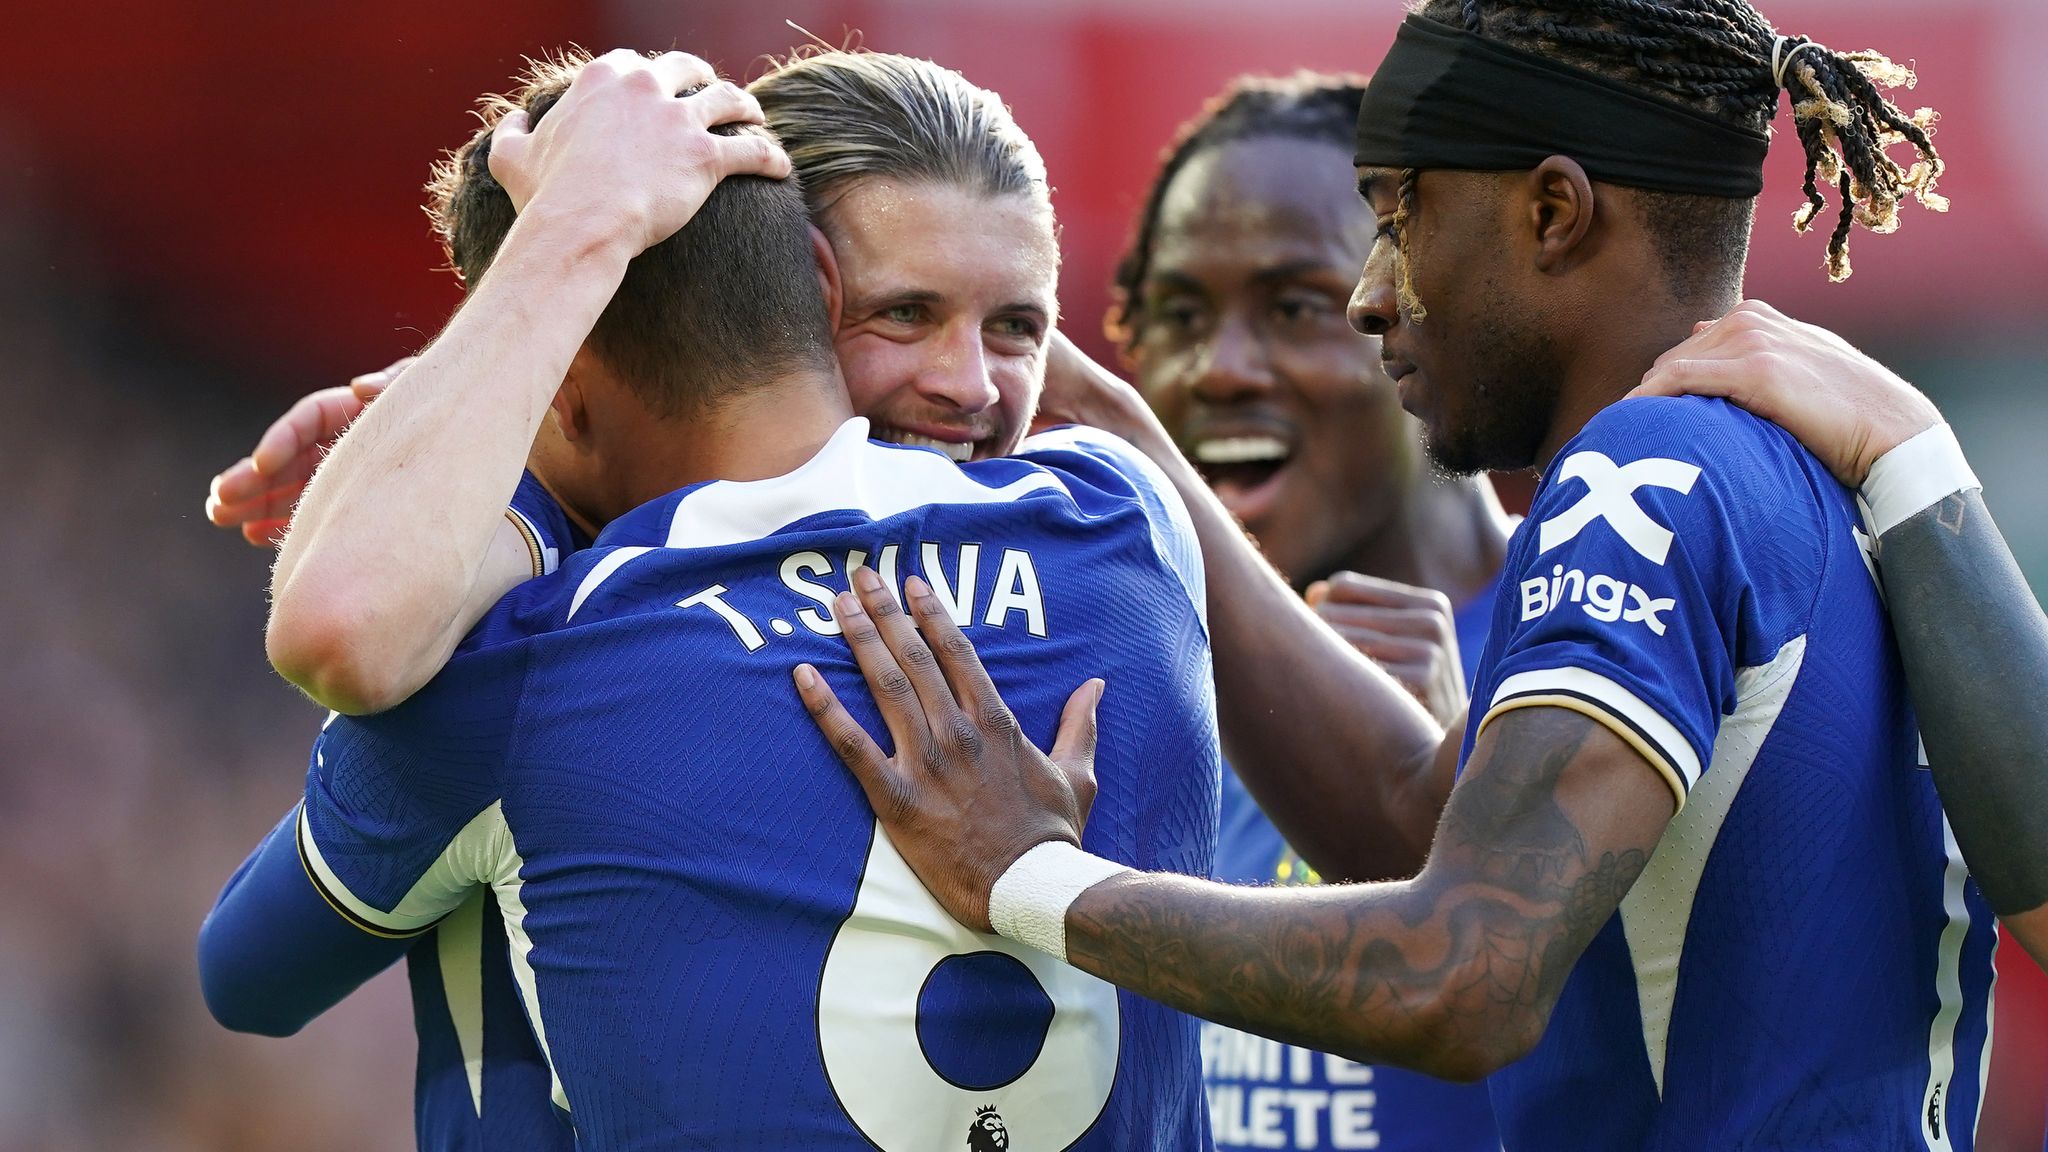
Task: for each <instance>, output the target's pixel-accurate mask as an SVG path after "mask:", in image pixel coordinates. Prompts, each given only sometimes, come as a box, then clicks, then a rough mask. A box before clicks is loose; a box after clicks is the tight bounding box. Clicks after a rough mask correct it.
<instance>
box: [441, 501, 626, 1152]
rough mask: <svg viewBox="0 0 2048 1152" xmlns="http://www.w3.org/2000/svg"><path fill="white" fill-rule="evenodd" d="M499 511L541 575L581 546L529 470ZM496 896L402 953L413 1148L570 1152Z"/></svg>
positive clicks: (466, 908)
mask: <svg viewBox="0 0 2048 1152" xmlns="http://www.w3.org/2000/svg"><path fill="white" fill-rule="evenodd" d="M506 514H507V516H508V517H509V518H510V519H511V521H512V524H513V526H514V527H515V528H517V529H518V530H519V534H520V536H521V538H522V539H524V540H525V541H526V544H527V547H528V548H529V549H531V550H532V553H533V571H534V575H536V576H545V575H547V574H548V573H551V572H553V571H554V570H555V569H556V568H558V567H560V566H561V561H562V557H564V556H567V555H569V554H570V553H573V552H575V551H576V550H578V549H580V548H587V547H589V546H590V539H589V538H588V537H587V536H585V535H584V534H583V533H582V532H581V531H580V530H578V529H577V528H576V526H575V525H574V524H572V523H571V522H570V521H569V518H568V517H567V516H566V515H564V514H563V513H562V509H561V506H560V505H559V504H557V503H556V502H555V499H554V497H552V496H551V495H549V494H548V491H547V489H546V488H544V487H542V486H541V483H540V481H539V480H538V479H537V478H535V477H534V475H533V473H531V472H527V473H523V474H522V475H521V476H520V480H519V488H518V490H517V491H516V492H515V493H514V494H513V497H512V504H511V507H510V508H508V509H507V512H506ZM506 947H507V945H506V939H505V928H504V922H503V919H502V917H501V915H500V914H499V909H498V905H497V900H496V898H495V897H494V896H493V895H492V894H491V893H490V892H488V891H484V890H479V891H477V892H476V893H474V894H472V895H471V896H470V897H469V899H467V900H465V901H464V902H463V904H462V906H461V907H460V908H458V909H457V910H456V911H455V912H453V913H451V914H450V915H449V916H448V917H447V918H446V919H444V920H442V921H441V922H440V923H439V924H437V925H435V926H434V928H432V929H431V930H429V931H428V932H427V933H426V934H425V935H423V936H421V937H420V939H419V942H418V943H416V944H414V945H413V947H412V950H411V951H410V952H408V953H407V954H406V976H407V979H408V980H409V982H410V984H411V987H412V1005H413V1030H414V1031H415V1032H416V1033H417V1035H418V1039H419V1048H418V1053H419V1054H418V1058H417V1062H416V1067H415V1070H414V1074H413V1129H414V1134H415V1136H416V1138H417V1140H418V1144H419V1148H420V1152H487V1150H489V1149H497V1148H519V1149H522V1150H524V1152H569V1149H571V1148H573V1147H575V1134H574V1132H573V1130H572V1129H571V1128H570V1127H569V1125H568V1124H567V1123H565V1122H564V1121H563V1120H562V1118H561V1117H560V1114H559V1113H558V1112H557V1111H556V1109H555V1106H554V1103H553V1101H552V1100H551V1099H550V1098H549V1097H550V1088H551V1084H552V1076H551V1075H550V1073H549V1070H548V1066H547V1060H546V1058H545V1057H544V1056H542V1054H541V1050H540V1044H539V1042H538V1041H536V1040H535V1039H534V1035H533V1028H532V1026H531V1025H529V1024H528V1023H527V1020H526V1013H525V1011H524V1009H523V1008H522V1007H521V1005H520V1002H519V993H518V989H517V988H516V987H515V986H514V984H513V982H512V967H511V963H510V957H509V956H508V954H507V952H506Z"/></svg>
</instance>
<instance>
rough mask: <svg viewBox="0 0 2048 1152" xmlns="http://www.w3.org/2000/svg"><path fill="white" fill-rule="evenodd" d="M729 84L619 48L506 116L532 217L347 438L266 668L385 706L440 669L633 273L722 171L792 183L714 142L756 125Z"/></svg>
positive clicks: (692, 62) (307, 502)
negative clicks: (592, 340)
mask: <svg viewBox="0 0 2048 1152" xmlns="http://www.w3.org/2000/svg"><path fill="white" fill-rule="evenodd" d="M715 80H716V77H715V75H714V74H713V72H712V70H711V68H710V66H709V65H707V64H705V63H704V62H703V61H701V60H698V59H697V58H695V57H693V56H688V55H684V54H682V53H673V52H672V53H668V54H666V55H663V56H660V57H657V58H654V59H648V58H646V57H643V56H640V55H637V54H635V53H631V52H624V51H620V52H613V53H610V54H608V55H606V56H604V57H602V58H600V59H599V60H597V61H595V62H594V63H592V64H591V65H589V66H587V67H585V68H584V69H583V70H582V72H581V74H580V75H579V76H578V77H577V79H576V81H575V83H574V84H572V85H571V86H570V88H569V90H568V92H567V93H566V94H565V95H564V96H563V97H562V99H561V101H560V102H559V103H558V104H556V105H555V106H554V108H553V109H552V110H551V111H550V112H549V113H548V114H547V115H546V116H545V117H543V119H542V120H541V122H540V123H539V124H537V125H532V126H529V125H528V123H527V118H526V116H525V114H524V113H523V112H516V111H515V112H512V113H508V114H507V115H506V116H505V117H504V118H503V119H502V120H501V121H499V123H498V126H497V131H496V133H495V135H494V136H493V138H492V141H491V155H490V169H491V173H492V175H493V176H495V177H496V178H497V179H498V181H499V182H500V183H501V184H503V185H504V187H505V189H506V191H507V192H508V193H509V194H510V195H511V198H512V201H513V203H514V205H515V206H517V207H518V208H519V218H518V221H517V223H515V224H514V225H513V227H512V229H511V231H510V233H509V234H508V235H507V236H506V238H505V241H504V244H503V245H502V247H501V248H500V249H499V251H498V253H497V256H496V258H495V259H494V261H493V262H492V266H491V271H490V274H489V275H487V276H485V277H483V278H482V279H481V281H480V282H479V283H477V284H475V285H472V286H471V290H470V293H469V296H468V298H467V299H466V300H465V301H464V303H463V306H462V308H461V309H460V310H459V311H458V312H457V313H456V315H455V317H454V319H453V320H451V321H450V323H449V325H448V327H447V328H446V329H445V330H444V331H443V332H442V334H441V336H440V337H439V338H438V339H437V340H435V342H434V344H433V345H432V346H431V347H430V348H428V349H427V350H426V351H425V352H424V353H422V354H421V356H420V358H419V360H418V362H417V363H415V364H413V365H412V367H411V368H409V369H407V370H406V371H405V372H404V373H403V374H402V375H401V376H400V377H399V378H398V379H397V380H396V381H394V382H393V383H392V384H391V385H390V387H389V388H388V389H386V390H385V392H384V394H383V395H382V396H381V397H380V398H379V399H378V400H377V402H376V403H375V404H373V405H371V406H370V407H369V408H368V410H367V411H365V412H364V413H363V415H362V417H361V418H360V419H359V420H357V421H356V423H355V424H354V425H353V426H352V427H351V428H350V429H349V430H348V432H347V433H346V434H345V435H343V436H342V437H341V439H340V440H339V441H338V442H337V443H336V444H335V446H334V449H333V451H332V453H331V454H330V455H329V456H328V458H327V460H326V462H325V463H324V464H323V465H322V466H321V467H320V469H319V470H318V471H317V472H316V473H315V474H314V475H313V477H312V480H311V481H310V482H309V483H308V484H307V485H306V489H305V493H304V495H303V496H302V498H301V499H300V501H299V506H298V509H297V511H296V512H295V513H294V516H293V521H292V527H291V530H290V532H289V534H288V535H287V536H286V538H285V542H284V546H283V548H282V549H281V550H280V551H279V554H278V561H277V568H276V571H275V572H274V573H273V575H272V579H271V616H270V629H269V634H268V646H269V651H270V658H271V662H272V663H273V664H274V665H275V666H276V667H277V669H278V671H279V672H280V673H282V674H283V675H284V676H285V677H286V678H287V679H289V680H291V681H292V682H293V683H295V684H298V685H299V686H300V687H301V688H303V689H305V690H306V692H307V693H308V694H309V695H311V696H312V697H313V698H314V699H316V700H318V701H320V702H321V703H322V704H325V705H327V706H328V707H330V708H333V709H335V710H336V711H341V712H348V713H360V712H368V711H375V710H377V709H379V708H382V707H387V706H389V705H390V704H392V703H395V702H396V700H397V699H402V698H403V696H404V695H405V694H407V693H409V692H410V691H411V688H413V687H416V686H417V684H416V683H408V681H411V680H414V679H416V677H417V672H418V670H419V669H421V668H426V669H428V670H429V671H431V669H434V668H438V667H439V666H440V665H441V664H442V663H443V662H445V660H446V659H447V656H448V654H449V653H450V652H452V651H453V649H454V647H455V644H456V643H457V642H458V641H459V640H460V638H461V636H462V632H463V630H464V628H465V627H466V625H463V624H462V615H463V612H464V606H465V605H470V604H472V603H473V600H474V598H475V597H476V596H477V595H478V592H477V589H478V586H479V584H480V583H487V582H488V581H489V579H490V578H491V577H490V576H489V575H488V573H489V571H491V570H490V569H489V567H488V564H489V561H490V558H491V557H492V556H493V555H494V551H495V550H496V549H498V548H500V547H501V546H502V538H501V537H500V535H499V533H500V531H501V527H502V526H503V525H504V524H505V520H504V511H505V508H506V506H507V504H508V503H509V502H510V500H511V497H512V494H513V490H514V488H515V487H516V486H517V485H518V482H519V474H520V471H521V469H522V468H523V467H524V465H525V461H526V457H527V453H528V451H529V450H530V448H531V447H532V444H533V440H534V436H535V433H536V432H537V431H538V429H539V427H540V423H541V420H542V418H543V416H544V415H545V414H546V412H547V409H548V405H549V403H550V401H551V400H552V399H553V397H554V395H555V393H556V391H557V390H558V389H559V388H560V386H561V383H562V380H563V377H564V376H565V375H566V374H567V372H568V368H569V364H570V361H571V360H572V359H573V358H574V356H575V355H576V352H577V350H578V349H579V348H580V347H581V346H582V343H583V341H584V339H585V337H587V336H588V335H589V333H590V330H591V328H592V327H593V326H594V325H595V324H596V322H597V318H598V316H599V315H600V314H601V313H602V312H603V310H604V308H605V305H606V304H607V303H609V301H610V300H611V297H612V294H613V292H614V291H615V290H616V289H617V287H618V285H619V282H620V281H621V279H622V278H623V277H624V275H625V269H626V265H627V263H628V261H630V260H631V259H632V258H633V257H634V256H635V255H638V254H639V253H640V252H641V251H642V250H643V249H645V248H646V247H648V246H649V245H650V244H653V243H655V242H657V241H659V240H661V239H663V238H665V237H667V236H669V235H671V234H672V233H674V232H675V231H676V230H677V229H678V228H680V227H682V225H683V224H684V223H685V222H686V221H688V220H689V218H690V217H691V216H692V215H693V214H694V213H695V212H696V211H697V209H698V208H699V207H700V206H701V205H702V204H703V202H704V198H705V197H706V196H708V195H709V194H710V191H711V189H712V188H713V187H714V186H715V185H716V184H717V182H718V181H719V180H720V179H721V178H723V177H724V176H726V175H731V174H738V173H755V174H761V175H768V176H774V177H780V176H783V175H786V174H787V173H788V170H789V169H788V158H787V157H786V156H784V155H783V154H782V152H781V151H780V149H778V148H776V147H775V146H774V145H773V144H772V143H771V142H770V141H768V140H766V139H764V138H762V137H759V136H748V135H741V136H731V137H726V136H717V135H714V134H712V133H711V132H710V131H709V128H710V127H711V126H713V125H717V124H723V123H733V122H740V121H748V122H753V123H759V122H760V120H761V112H760V108H759V106H758V105H757V104H755V103H754V101H753V98H752V97H750V96H748V95H746V93H744V92H742V91H740V90H739V89H737V88H735V87H733V86H732V85H730V84H724V83H717V82H715ZM703 85H710V87H707V88H704V90H703V91H701V92H698V93H696V94H695V95H691V96H687V97H683V98H681V99H678V98H677V94H678V93H680V92H684V91H688V90H691V89H695V88H698V87H700V86H703ZM529 129H530V130H529ZM391 621H399V622H404V623H408V624H419V623H424V624H425V626H424V627H419V628H418V630H417V631H415V632H411V633H410V634H407V629H405V628H399V629H393V628H391V627H389V624H388V622H391Z"/></svg>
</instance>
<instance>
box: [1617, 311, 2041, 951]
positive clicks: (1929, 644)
mask: <svg viewBox="0 0 2048 1152" xmlns="http://www.w3.org/2000/svg"><path fill="white" fill-rule="evenodd" d="M1637 393H1638V394H1639V395H1663V396H1675V395H1681V394H1690V395H1702V396H1720V397H1724V398H1726V399H1727V400H1729V401H1731V402H1733V403H1735V404H1739V405H1741V406H1742V407H1744V408H1746V409H1748V410H1749V411H1751V412H1754V413H1755V414H1756V415H1758V416H1761V417H1763V418H1764V419H1766V420H1770V421H1773V422H1775V423H1777V424H1779V425H1781V426H1782V427H1783V428H1784V429H1785V430H1786V431H1787V432H1790V433H1792V435H1794V436H1796V437H1798V438H1799V441H1800V443H1802V444H1804V445H1805V446H1806V448H1807V450H1808V451H1810V452H1812V453H1813V454H1814V455H1815V456H1817V457H1819V458H1820V460H1821V462H1822V463H1824V464H1826V465H1827V467H1828V470H1829V471H1831V472H1833V473H1834V474H1835V478H1836V479H1838V480H1840V481H1841V482H1842V483H1843V484H1846V485H1848V486H1849V487H1851V488H1858V487H1861V486H1862V485H1863V482H1864V480H1865V479H1866V478H1867V477H1868V476H1869V475H1870V469H1871V466H1872V464H1874V463H1875V462H1876V461H1877V459H1878V457H1880V456H1882V455H1884V454H1885V453H1886V452H1889V451H1891V450H1892V449H1893V448H1895V447H1897V446H1898V445H1900V444H1902V443H1904V442H1905V441H1907V440H1909V439H1911V438H1912V437H1913V436H1915V435H1917V434H1919V433H1920V432H1922V431H1925V430H1926V429H1928V428H1931V427H1933V426H1934V425H1935V424H1937V423H1939V422H1940V420H1941V414H1940V413H1939V412H1938V411H1936V410H1935V407H1934V405H1933V404H1932V403H1931V402H1929V401H1928V399H1927V398H1926V397H1925V396H1922V395H1921V394H1920V393H1919V391H1918V390H1917V389H1915V388H1914V387H1913V386H1912V385H1911V384H1908V383H1907V382H1906V381H1904V380H1902V379H1900V378H1899V377H1898V375H1897V374H1895V373H1893V372H1892V371H1891V370H1890V369H1888V368H1886V367H1885V366H1884V365H1882V364H1879V363H1878V362H1877V361H1875V360H1872V359H1871V358H1870V357H1868V356H1865V355H1864V354H1863V353H1861V352H1859V351H1857V350H1856V349H1855V348H1854V347H1851V346H1850V345H1849V344H1848V343H1847V342H1846V341H1844V340H1843V339H1842V338H1841V337H1839V336H1836V335H1835V334H1834V333H1832V332H1829V331H1827V330H1825V329H1822V328H1816V327H1814V326H1813V325H1811V324H1802V323H1800V322H1799V321H1797V320H1794V319H1792V318H1790V317H1788V316H1786V315H1784V314H1783V313H1781V312H1779V311H1778V310H1776V309H1775V308H1772V307H1771V306H1770V305H1768V304H1765V303H1762V302H1761V301H1755V300H1750V301H1745V302H1743V303H1742V304H1741V305H1739V306H1738V307H1736V308H1735V310H1734V311H1732V312H1730V313H1729V314H1728V315H1726V316H1724V317H1722V318H1721V319H1719V320H1716V321H1712V322H1710V323H1702V324H1700V325H1699V327H1698V329H1697V330H1696V331H1695V333H1694V335H1693V336H1692V338H1691V339H1689V340H1687V341H1686V342H1685V343H1683V344H1680V345H1679V346H1678V347H1676V348H1673V349H1672V350H1671V351H1669V352H1667V353H1665V354H1664V355H1663V356H1662V357H1661V358H1659V359H1658V361H1657V365H1656V367H1655V368H1653V369H1651V371H1650V373H1649V374H1648V375H1647V376H1645V377H1644V378H1643V384H1642V386H1641V387H1640V388H1638V389H1637ZM1878 544H1879V548H1878V566H1879V568H1880V569H1881V570H1882V572H1883V574H1884V586H1885V597H1886V602H1887V606H1888V608H1889V609H1890V613H1891V619H1892V630H1893V632H1894V633H1895V634H1896V635H1897V637H1898V642H1899V655H1900V657H1901V658H1902V661H1903V663H1904V664H1905V669H1906V683H1907V686H1908V687H1909V688H1910V689H1911V691H1912V695H1913V707H1914V711H1915V713H1916V714H1917V715H1918V717H1919V720H1920V734H1921V738H1922V739H1923V740H1924V741H1925V742H1926V744H1927V759H1928V762H1929V767H1930V768H1931V769H1932V770H1933V772H1934V786H1935V789H1936V790H1937V791H1938V792H1940V794H1941V803H1942V807H1943V808H1944V809H1945V810H1946V811H1947V812H1948V818H1949V824H1950V826H1951V827H1953V828H1954V829H1955V834H1956V844H1957V846H1958V847H1960V848H1961V849H1962V850H1963V859H1964V861H1966V862H1967V863H1968V864H1969V866H1970V872H1971V874H1972V875H1974V876H1975V877H1976V879H1977V883H1978V885H1979V887H1980V888H1982V889H1983V892H1984V898H1985V899H1986V900H1988V901H1989V902H1990V904H1991V907H1992V908H1993V909H1995V910H1996V911H1997V912H1998V914H1999V917H2000V919H2001V920H2003V922H2004V923H2005V926H2006V928H2007V929H2008V930H2009V931H2011V932H2012V934H2013V935H2014V937H2016V938H2017V939H2018V940H2019V941H2020V943H2021V944H2022V945H2023V946H2024V947H2025V948H2026V949H2027V951H2028V953H2029V954H2031V955H2032V956H2033V957H2034V960H2035V962H2037V963H2040V964H2042V965H2043V966H2044V967H2048V708H2044V707H2043V703H2044V702H2048V617H2044V616H2043V615H2042V612H2041V605H2040V602H2039V601H2038V600H2036V599H2035V598H2034V593H2033V590H2032V589H2030V588H2029V587H2027V581H2026V577H2025V576H2023V575H2022V574H2021V573H2020V570H2019V565H2018V564H2016V563H2015V562H2014V561H2013V558H2012V551H2011V549H2009V548H2008V547H2007V546H2006V543H2005V538H2004V537H2003V536H2002V535H2000V534H1999V531H1998V525H1997V524H1995V523H1993V522H1992V519H1991V513H1990V511H1989V509H1987V508H1986V507H1985V505H1984V500H1983V496H1982V495H1981V494H1980V493H1977V492H1965V493H1961V494H1958V495H1954V496H1950V497H1948V498H1946V499H1944V500H1942V501H1940V502H1938V503H1936V504H1935V505H1934V506H1933V507H1931V508H1928V509H1925V510H1923V511H1922V512H1920V513H1919V514H1918V515H1916V516H1912V517H1910V518H1908V519H1906V520H1905V521H1903V522H1901V523H1899V524H1897V525H1895V526H1894V527H1893V528H1892V529H1891V530H1890V531H1888V532H1886V533H1885V534H1884V536H1883V538H1882V539H1880V540H1879V542H1878Z"/></svg>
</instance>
